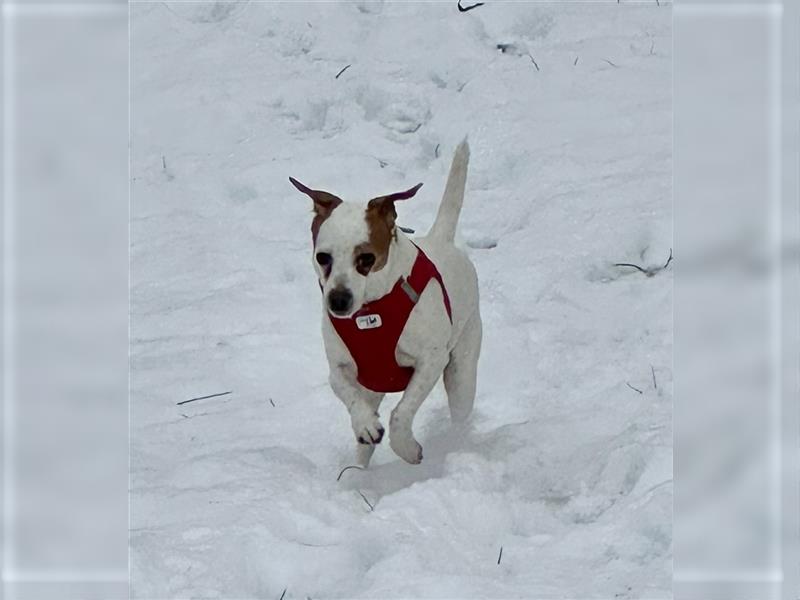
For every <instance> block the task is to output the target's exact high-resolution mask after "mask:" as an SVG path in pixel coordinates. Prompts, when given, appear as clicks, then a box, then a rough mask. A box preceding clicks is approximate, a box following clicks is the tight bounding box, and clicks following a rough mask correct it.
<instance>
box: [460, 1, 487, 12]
mask: <svg viewBox="0 0 800 600" xmlns="http://www.w3.org/2000/svg"><path fill="white" fill-rule="evenodd" d="M479 6H483V2H477V3H476V4H473V5H472V6H461V0H458V12H467V11H468V10H472V9H473V8H478V7H479Z"/></svg>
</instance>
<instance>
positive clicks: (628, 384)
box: [625, 381, 642, 394]
mask: <svg viewBox="0 0 800 600" xmlns="http://www.w3.org/2000/svg"><path fill="white" fill-rule="evenodd" d="M625 385H627V386H628V387H629V388H631V389H632V390H633V391H634V392H639V393H640V394H641V393H642V390H640V389H639V388H635V387H633V386H632V385H631V384H630V383H628V382H627V381H626V382H625Z"/></svg>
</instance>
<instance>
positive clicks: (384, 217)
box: [353, 200, 397, 271]
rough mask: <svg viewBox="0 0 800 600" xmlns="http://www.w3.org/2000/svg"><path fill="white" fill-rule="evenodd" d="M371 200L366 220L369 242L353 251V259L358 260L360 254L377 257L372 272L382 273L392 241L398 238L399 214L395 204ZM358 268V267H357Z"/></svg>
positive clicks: (365, 216)
mask: <svg viewBox="0 0 800 600" xmlns="http://www.w3.org/2000/svg"><path fill="white" fill-rule="evenodd" d="M373 202H375V200H370V203H369V206H367V211H366V213H364V219H365V220H366V221H367V231H368V232H369V242H367V243H366V244H360V245H358V246H356V248H355V250H354V251H353V259H354V260H356V259H357V258H358V256H359V255H360V254H365V253H371V254H374V255H375V264H374V265H372V268H371V269H369V270H370V271H380V270H381V269H382V268H383V267H385V266H386V261H387V260H388V258H389V246H390V245H391V244H392V239H393V238H394V237H395V236H396V234H395V230H394V220H395V218H397V213H396V212H395V210H394V203H393V202H388V203H376V204H373ZM356 268H358V265H356Z"/></svg>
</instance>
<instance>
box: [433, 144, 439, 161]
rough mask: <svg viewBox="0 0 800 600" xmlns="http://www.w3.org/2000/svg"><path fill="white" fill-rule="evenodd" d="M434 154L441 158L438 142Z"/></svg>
mask: <svg viewBox="0 0 800 600" xmlns="http://www.w3.org/2000/svg"><path fill="white" fill-rule="evenodd" d="M433 155H434V156H435V157H436V158H439V144H436V148H434V149H433Z"/></svg>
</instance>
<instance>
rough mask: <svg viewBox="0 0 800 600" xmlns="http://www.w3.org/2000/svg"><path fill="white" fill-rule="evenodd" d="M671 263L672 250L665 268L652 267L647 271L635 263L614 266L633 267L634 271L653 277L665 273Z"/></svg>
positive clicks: (615, 264)
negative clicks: (661, 272) (660, 272)
mask: <svg viewBox="0 0 800 600" xmlns="http://www.w3.org/2000/svg"><path fill="white" fill-rule="evenodd" d="M671 262H672V248H670V249H669V258H668V259H667V262H665V263H664V266H662V267H650V268H647V269H643V268H642V267H640V266H639V265H634V264H633V263H614V266H615V267H631V268H633V269H636V270H638V271H641V272H642V273H644V274H645V275H647V276H648V277H652V276H653V275H655V274H656V273H658V272H659V271H663V270H664V269H666V268H667V267H668V266H669V263H671Z"/></svg>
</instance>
